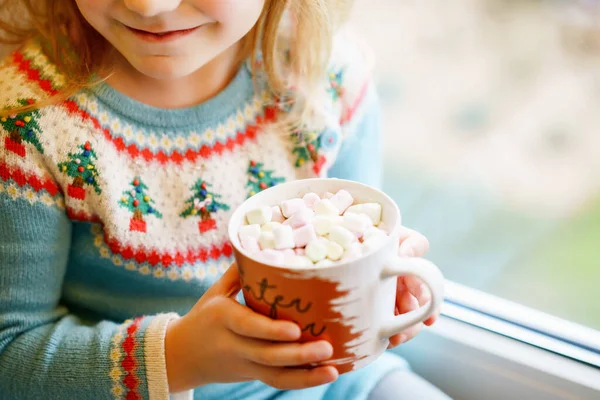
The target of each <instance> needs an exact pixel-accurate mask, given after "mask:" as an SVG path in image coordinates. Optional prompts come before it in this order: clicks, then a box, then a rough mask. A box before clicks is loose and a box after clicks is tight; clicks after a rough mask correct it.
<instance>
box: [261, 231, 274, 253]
mask: <svg viewBox="0 0 600 400" xmlns="http://www.w3.org/2000/svg"><path fill="white" fill-rule="evenodd" d="M258 244H259V245H260V248H261V249H263V250H268V249H274V248H275V236H274V235H273V232H262V233H261V234H260V237H259V238H258Z"/></svg>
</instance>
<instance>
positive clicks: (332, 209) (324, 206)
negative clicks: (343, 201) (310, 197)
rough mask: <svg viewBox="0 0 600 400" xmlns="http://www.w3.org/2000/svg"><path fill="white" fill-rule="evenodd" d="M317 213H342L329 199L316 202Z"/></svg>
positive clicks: (335, 214)
mask: <svg viewBox="0 0 600 400" xmlns="http://www.w3.org/2000/svg"><path fill="white" fill-rule="evenodd" d="M315 213H316V214H317V215H329V216H337V215H340V210H339V209H338V208H337V207H336V206H335V204H333V202H332V201H331V200H329V199H323V200H321V201H320V202H318V203H317V204H315Z"/></svg>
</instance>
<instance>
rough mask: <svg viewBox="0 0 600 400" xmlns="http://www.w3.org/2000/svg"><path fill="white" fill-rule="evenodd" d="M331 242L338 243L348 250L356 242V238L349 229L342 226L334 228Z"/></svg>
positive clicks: (330, 238)
mask: <svg viewBox="0 0 600 400" xmlns="http://www.w3.org/2000/svg"><path fill="white" fill-rule="evenodd" d="M329 240H331V241H332V242H336V243H337V244H339V245H340V246H342V247H343V248H344V249H348V248H349V247H350V246H351V245H352V244H353V243H355V242H356V236H355V235H354V233H352V232H350V231H349V230H348V229H346V228H344V227H342V226H334V227H333V228H332V229H331V232H329Z"/></svg>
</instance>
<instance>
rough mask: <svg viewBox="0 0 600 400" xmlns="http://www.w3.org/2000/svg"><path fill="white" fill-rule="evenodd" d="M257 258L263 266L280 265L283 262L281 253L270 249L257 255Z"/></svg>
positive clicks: (283, 257) (283, 258)
mask: <svg viewBox="0 0 600 400" xmlns="http://www.w3.org/2000/svg"><path fill="white" fill-rule="evenodd" d="M259 258H260V260H261V261H262V262H264V263H265V264H272V265H282V264H283V262H284V260H285V256H284V255H283V252H281V251H279V250H271V249H268V250H263V251H261V252H260V253H259Z"/></svg>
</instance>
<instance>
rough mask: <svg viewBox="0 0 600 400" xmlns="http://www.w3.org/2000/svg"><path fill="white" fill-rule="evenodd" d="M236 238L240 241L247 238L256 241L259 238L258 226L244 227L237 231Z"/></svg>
mask: <svg viewBox="0 0 600 400" xmlns="http://www.w3.org/2000/svg"><path fill="white" fill-rule="evenodd" d="M238 237H239V238H240V241H242V240H244V239H248V238H254V239H258V238H259V237H260V225H258V224H253V225H244V226H241V227H240V229H239V230H238Z"/></svg>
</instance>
